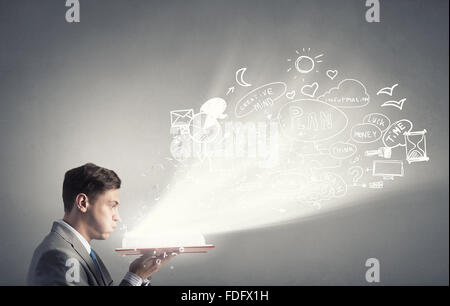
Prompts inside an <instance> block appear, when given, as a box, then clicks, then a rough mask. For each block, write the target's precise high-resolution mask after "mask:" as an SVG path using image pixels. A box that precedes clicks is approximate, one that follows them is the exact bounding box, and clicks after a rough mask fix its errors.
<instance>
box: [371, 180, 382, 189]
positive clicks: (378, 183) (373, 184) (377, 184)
mask: <svg viewBox="0 0 450 306" xmlns="http://www.w3.org/2000/svg"><path fill="white" fill-rule="evenodd" d="M383 187H384V181H376V182H370V183H369V188H371V189H382V188H383Z"/></svg>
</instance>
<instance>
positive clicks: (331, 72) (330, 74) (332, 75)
mask: <svg viewBox="0 0 450 306" xmlns="http://www.w3.org/2000/svg"><path fill="white" fill-rule="evenodd" d="M337 75H338V71H337V70H327V77H329V78H330V79H332V80H334V78H335V77H336V76H337Z"/></svg>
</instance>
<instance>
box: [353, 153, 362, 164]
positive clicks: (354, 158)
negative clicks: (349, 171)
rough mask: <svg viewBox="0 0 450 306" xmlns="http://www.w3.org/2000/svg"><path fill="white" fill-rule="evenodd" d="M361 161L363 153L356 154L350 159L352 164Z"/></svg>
mask: <svg viewBox="0 0 450 306" xmlns="http://www.w3.org/2000/svg"><path fill="white" fill-rule="evenodd" d="M360 161H361V155H359V154H358V155H356V156H354V157H353V158H352V159H351V160H350V164H352V165H354V164H356V163H358V162H360Z"/></svg>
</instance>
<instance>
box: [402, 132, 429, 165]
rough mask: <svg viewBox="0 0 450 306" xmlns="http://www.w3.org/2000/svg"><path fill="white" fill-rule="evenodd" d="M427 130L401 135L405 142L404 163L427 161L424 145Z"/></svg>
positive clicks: (425, 145)
mask: <svg viewBox="0 0 450 306" xmlns="http://www.w3.org/2000/svg"><path fill="white" fill-rule="evenodd" d="M426 133H427V130H423V131H415V132H406V133H403V135H404V136H405V141H406V146H405V149H406V161H407V162H408V163H409V164H411V163H414V162H422V161H428V160H430V158H429V157H428V156H427V144H426Z"/></svg>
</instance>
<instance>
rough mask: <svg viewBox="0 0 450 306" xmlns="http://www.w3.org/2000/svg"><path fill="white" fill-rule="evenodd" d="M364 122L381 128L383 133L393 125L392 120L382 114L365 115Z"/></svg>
mask: <svg viewBox="0 0 450 306" xmlns="http://www.w3.org/2000/svg"><path fill="white" fill-rule="evenodd" d="M363 122H364V123H371V124H375V125H376V126H378V127H379V128H380V130H381V131H382V132H384V131H386V130H387V128H388V127H389V126H390V125H391V120H390V119H389V118H388V117H387V116H386V115H383V114H380V113H371V114H367V115H365V116H364V118H363Z"/></svg>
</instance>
